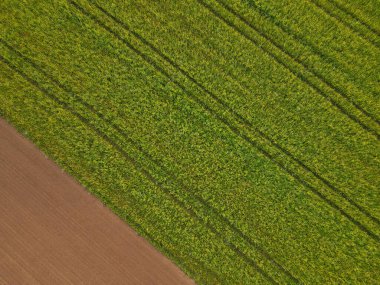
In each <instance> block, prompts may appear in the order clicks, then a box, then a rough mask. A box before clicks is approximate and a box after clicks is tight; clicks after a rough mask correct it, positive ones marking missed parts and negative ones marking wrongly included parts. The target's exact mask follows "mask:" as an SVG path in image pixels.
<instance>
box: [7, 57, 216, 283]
mask: <svg viewBox="0 0 380 285" xmlns="http://www.w3.org/2000/svg"><path fill="white" fill-rule="evenodd" d="M0 57H1V55H0ZM65 167H66V168H68V169H69V173H71V174H72V176H73V177H75V178H77V179H78V181H84V182H86V184H92V183H91V182H89V181H88V180H87V179H85V178H83V175H80V174H79V172H77V171H74V170H73V169H72V167H71V166H70V165H68V164H65ZM96 180H98V179H96ZM81 185H83V184H82V183H81ZM83 187H84V188H86V189H87V191H89V192H90V193H92V194H93V195H95V196H96V197H100V199H101V200H102V201H105V203H106V204H107V205H109V206H110V209H111V210H112V211H115V212H116V213H117V215H118V216H119V217H120V219H122V220H123V218H122V217H124V219H125V221H127V223H128V225H130V226H133V228H134V229H136V228H137V229H138V231H139V232H140V233H141V235H142V236H143V237H144V238H145V237H146V238H147V239H148V240H149V241H150V242H152V243H153V244H157V245H158V247H159V248H161V249H163V252H164V253H167V254H168V256H170V257H171V258H172V259H173V260H178V261H179V262H180V264H183V265H184V264H186V262H184V261H183V260H184V259H183V258H182V257H179V256H177V255H175V254H173V253H172V251H170V250H169V249H167V248H166V247H165V246H164V245H163V243H162V241H160V240H159V239H155V238H154V237H153V235H151V234H149V233H148V231H147V230H145V229H144V227H142V226H141V224H140V223H139V222H136V219H134V218H132V217H131V215H130V214H128V213H127V211H125V210H124V209H122V208H119V207H117V206H116V205H115V203H113V202H112V200H111V199H109V198H108V197H107V196H105V195H103V194H102V193H101V192H99V191H97V190H96V188H93V187H91V189H92V190H90V189H89V188H88V187H86V186H84V185H83ZM132 199H134V198H133V197H132V198H131V200H132ZM135 216H138V214H135ZM123 221H124V220H123ZM136 232H137V230H136ZM139 235H140V234H139ZM192 262H195V263H196V264H200V265H202V267H201V268H204V269H206V271H207V272H208V273H210V274H211V275H212V276H213V278H215V279H216V280H218V281H219V278H218V275H217V274H216V273H215V272H213V271H212V270H211V269H209V268H208V267H207V265H205V264H204V263H203V262H201V261H199V260H194V259H193V261H192ZM184 267H185V266H184ZM186 270H187V271H188V272H189V273H190V274H191V275H192V276H197V275H196V274H195V272H194V271H193V270H191V269H189V268H188V267H187V266H186Z"/></svg>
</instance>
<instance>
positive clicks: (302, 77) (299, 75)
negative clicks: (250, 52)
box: [196, 0, 380, 140]
mask: <svg viewBox="0 0 380 285" xmlns="http://www.w3.org/2000/svg"><path fill="white" fill-rule="evenodd" d="M196 1H197V2H198V3H199V4H201V5H202V6H203V7H205V8H206V9H207V10H209V11H210V12H211V13H212V14H213V15H214V16H215V17H216V18H218V19H219V20H221V21H222V22H224V23H225V24H226V25H227V26H229V27H230V28H231V29H233V30H234V31H236V32H237V33H238V34H240V35H241V36H242V37H243V38H245V39H246V40H248V41H249V42H251V43H252V44H253V45H254V46H256V47H257V48H259V49H260V50H262V51H263V52H264V53H265V54H267V55H269V56H270V57H272V58H273V59H274V60H275V61H276V62H277V63H278V64H279V65H281V66H282V67H284V68H285V69H287V70H288V71H289V72H290V73H291V74H293V75H294V76H295V77H297V78H298V79H299V80H301V81H302V82H303V83H305V84H306V85H308V86H309V87H310V88H312V89H313V90H314V91H316V92H317V93H318V94H320V95H321V96H322V97H323V98H325V99H326V100H327V101H329V102H330V103H331V104H332V105H333V106H334V107H336V108H337V109H338V110H339V111H340V112H341V113H342V114H344V115H345V116H346V117H347V118H349V119H351V120H352V121H353V122H355V123H357V124H359V125H360V126H361V127H362V128H363V129H364V130H366V131H367V132H368V133H369V134H372V135H373V136H375V137H376V139H377V140H380V134H379V133H378V132H377V131H376V130H374V129H373V128H372V127H370V126H367V125H366V124H365V123H363V122H362V121H361V120H360V119H359V118H357V116H356V115H353V114H351V113H350V112H349V111H347V110H346V109H345V108H343V107H342V106H341V105H340V104H338V103H337V102H336V101H335V100H334V99H332V98H331V97H330V96H329V95H328V93H327V92H325V91H324V90H322V89H321V88H320V87H319V86H317V85H316V84H314V83H312V82H311V81H310V79H309V78H308V77H306V76H305V75H304V74H302V73H300V72H299V71H294V70H293V69H291V68H290V67H289V66H288V65H287V64H286V63H285V62H284V60H282V59H281V58H280V57H279V56H277V55H275V54H274V53H273V52H271V51H269V50H268V49H265V48H264V47H263V46H262V45H261V44H260V42H259V41H257V40H255V39H253V38H252V37H251V36H249V35H247V33H245V32H244V31H242V30H241V29H239V28H238V27H237V26H236V25H235V24H234V23H232V22H231V21H230V20H228V19H226V18H225V17H223V16H222V15H221V14H220V13H219V12H218V11H216V10H215V9H214V8H213V7H212V6H211V5H209V4H207V3H205V2H204V0H196ZM222 7H223V6H222ZM225 10H226V11H228V10H227V9H225ZM229 12H230V11H229ZM230 13H231V14H233V15H234V11H232V12H230ZM235 13H236V12H235ZM254 30H255V31H256V33H257V34H258V35H259V36H260V37H262V38H264V39H265V40H266V41H268V42H269V43H270V44H272V46H275V47H276V48H277V49H278V50H280V52H282V53H284V54H285V55H287V53H286V52H284V50H282V48H281V47H278V46H277V45H274V44H273V42H272V41H271V40H270V39H267V36H266V35H264V34H263V33H260V32H258V30H256V29H254ZM288 56H289V55H288ZM291 58H292V57H291ZM293 61H294V62H295V63H296V64H299V65H301V66H303V65H302V64H300V63H298V62H297V61H295V60H293ZM304 69H305V70H306V72H309V73H312V72H311V71H309V70H308V69H307V68H305V67H304ZM304 72H305V71H304ZM314 77H316V76H314ZM316 78H317V79H318V77H316ZM319 81H320V82H321V83H323V84H326V85H327V87H329V88H330V89H332V90H333V91H335V93H337V94H340V93H339V92H338V91H336V90H335V89H334V88H335V87H331V86H329V85H328V83H326V82H325V81H321V79H319ZM340 95H341V94H340ZM343 98H344V96H343ZM346 100H347V99H346ZM349 102H350V101H349ZM350 103H351V102H350ZM360 108H361V107H360ZM358 110H359V111H360V109H358ZM371 119H372V118H371ZM377 125H379V123H378V122H377Z"/></svg>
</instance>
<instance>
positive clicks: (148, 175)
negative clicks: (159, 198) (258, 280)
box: [0, 55, 278, 284]
mask: <svg viewBox="0 0 380 285" xmlns="http://www.w3.org/2000/svg"><path fill="white" fill-rule="evenodd" d="M0 60H1V61H2V62H3V63H5V64H6V65H8V66H9V67H10V68H12V69H13V70H15V71H16V72H17V73H18V74H19V75H21V76H22V77H23V78H24V79H25V80H26V81H28V82H29V83H30V84H32V85H33V86H35V87H36V88H37V89H38V90H39V91H41V92H42V93H43V94H45V95H46V96H47V97H49V98H50V99H52V100H53V101H54V102H55V103H57V104H59V105H61V106H62V108H64V109H65V110H67V111H69V112H70V113H71V114H73V115H74V116H75V117H77V118H78V119H79V120H80V121H81V122H82V123H83V124H85V125H86V126H88V127H89V128H90V129H91V130H92V131H93V132H94V133H96V134H97V136H99V137H100V138H101V139H103V140H104V141H106V142H107V143H108V144H109V145H110V146H112V147H113V148H114V149H115V150H117V151H118V152H119V153H120V154H121V155H122V156H123V157H124V158H125V159H126V160H127V161H129V162H130V163H131V164H132V165H133V166H134V167H135V168H136V170H137V171H139V172H140V173H142V174H143V175H144V176H145V177H146V178H147V179H148V180H149V181H150V182H151V183H153V184H154V185H155V186H156V187H158V188H159V189H160V190H161V191H162V192H163V193H165V194H166V195H168V196H169V197H170V199H171V200H172V201H173V202H174V203H175V204H177V205H178V206H179V207H181V208H183V209H184V210H185V211H186V212H187V214H188V215H189V216H190V217H192V218H193V219H194V220H196V221H198V222H200V223H201V224H203V225H204V226H205V227H206V228H208V230H210V232H211V233H212V234H214V235H215V236H217V237H219V238H221V239H222V240H223V242H224V243H225V245H226V246H227V247H228V248H230V250H232V251H234V252H235V253H236V254H237V255H238V256H239V257H240V258H241V259H242V260H244V262H246V263H247V264H248V265H250V266H251V267H252V268H254V269H255V270H256V271H257V272H258V273H260V274H261V275H262V276H263V277H264V278H265V279H267V280H268V281H269V282H270V283H272V284H278V283H277V282H276V281H275V280H274V279H273V278H272V277H271V276H269V275H268V274H267V272H265V271H264V270H263V269H262V268H261V267H260V266H259V265H258V264H257V263H256V262H255V261H253V260H252V259H250V258H249V257H248V256H247V255H246V254H245V253H243V252H242V251H241V250H240V249H239V248H238V247H237V246H236V245H234V244H233V243H231V242H230V241H228V240H227V239H225V238H224V237H223V236H222V235H221V234H220V233H219V232H218V231H217V230H216V229H215V228H214V227H213V226H212V225H211V224H210V223H208V222H207V221H203V220H202V218H200V217H199V216H198V215H197V214H196V213H195V212H194V210H192V209H191V208H190V207H188V206H187V205H186V204H185V203H184V202H183V201H181V200H179V199H178V198H177V197H176V196H175V195H174V194H173V193H172V192H171V191H170V190H168V189H166V188H165V187H164V186H163V183H161V182H159V181H158V180H157V179H156V178H154V176H152V175H151V173H150V172H149V171H148V170H146V169H145V168H143V166H141V165H140V163H138V162H137V161H136V160H134V159H133V158H132V157H131V156H129V155H128V154H127V152H126V151H124V150H123V148H122V147H120V146H119V145H118V144H116V143H115V142H114V141H113V140H112V139H111V138H109V137H108V136H107V135H106V134H104V133H103V132H101V131H99V130H98V129H97V128H96V127H94V126H93V125H91V124H90V121H89V120H88V119H86V118H85V117H83V116H82V115H81V114H79V113H78V112H76V111H75V110H74V109H73V108H72V107H70V105H69V104H67V103H66V102H64V101H61V100H60V99H58V98H57V97H56V96H54V95H52V94H50V93H49V92H48V91H47V90H46V89H45V88H43V87H41V86H40V85H39V84H38V82H37V81H35V80H34V79H32V78H30V77H28V75H26V74H25V73H24V72H22V71H21V70H20V69H18V68H17V67H16V66H14V65H13V64H12V63H11V62H9V61H8V60H7V59H5V58H4V57H3V56H1V55H0Z"/></svg>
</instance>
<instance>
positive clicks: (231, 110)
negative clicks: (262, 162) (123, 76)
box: [99, 7, 380, 239]
mask: <svg viewBox="0 0 380 285" xmlns="http://www.w3.org/2000/svg"><path fill="white" fill-rule="evenodd" d="M99 8H101V7H99ZM101 9H103V8H101ZM104 11H105V10H104ZM105 12H107V11H105ZM103 13H104V12H103ZM107 13H108V12H107ZM110 16H112V15H110ZM112 17H114V16H112ZM113 20H115V19H113ZM117 20H118V19H116V21H117ZM118 21H120V20H118ZM124 25H125V23H124ZM108 28H109V27H108ZM123 28H124V29H127V27H123ZM130 32H131V33H132V34H133V35H134V34H136V32H133V31H130ZM112 33H113V34H114V35H115V32H114V31H112ZM116 34H117V33H116ZM137 35H138V34H137ZM116 37H117V38H118V39H119V40H121V41H122V42H124V41H126V40H125V39H123V38H121V36H120V35H119V34H117V35H116ZM140 38H141V41H143V43H144V44H145V45H148V46H149V47H151V49H153V50H154V51H155V52H156V53H158V54H159V55H160V56H161V57H163V58H164V59H165V60H166V61H167V62H169V63H170V64H171V65H172V66H173V67H175V68H176V69H178V70H179V71H180V72H182V73H183V74H184V75H185V76H186V77H187V78H188V79H189V80H190V81H192V82H193V83H194V84H196V85H197V86H198V87H199V88H201V89H202V91H204V92H206V93H207V94H209V95H210V96H211V97H212V98H213V99H214V100H215V101H217V102H218V103H219V104H221V105H222V106H223V107H224V108H226V109H227V110H228V111H229V112H232V113H233V114H234V116H235V117H238V118H239V120H240V121H241V122H243V123H244V124H245V125H246V126H248V127H250V128H252V129H254V130H255V131H256V132H257V133H258V134H260V135H261V136H262V137H263V134H264V133H263V132H261V131H260V130H258V129H257V128H255V127H254V126H253V125H252V124H251V123H250V122H249V121H247V120H246V119H245V118H244V117H242V116H241V115H240V114H238V113H236V112H235V111H234V110H233V109H231V107H229V106H228V105H226V104H225V102H224V101H221V100H220V99H219V98H218V97H217V96H216V95H215V94H212V93H211V92H210V91H209V90H207V89H206V88H205V87H204V86H202V85H201V84H200V83H198V82H197V81H195V79H194V78H192V77H191V76H190V75H188V74H187V72H186V71H184V70H183V69H182V68H181V67H179V66H178V65H177V64H176V63H175V62H173V61H172V60H171V59H169V58H168V57H167V56H165V55H164V54H162V52H160V51H159V50H158V49H157V48H156V47H154V46H153V45H152V44H150V43H149V42H147V40H145V39H143V38H142V37H141V36H140V35H138V39H140ZM129 44H130V43H129ZM139 52H140V51H139ZM140 53H141V52H140ZM145 57H146V55H144V56H143V59H144V60H145V61H146V59H145ZM150 61H151V59H150V58H149V61H147V62H148V63H150ZM155 66H156V63H155ZM157 70H159V71H160V72H162V73H163V74H164V75H165V76H167V77H168V78H171V77H170V75H168V73H167V72H166V71H162V68H161V67H159V69H157ZM173 82H174V81H173ZM174 83H175V82H174ZM180 88H181V89H182V90H185V89H184V87H183V86H181V87H180ZM186 94H188V95H189V96H191V98H193V100H195V101H196V102H197V103H198V104H200V105H201V106H202V107H203V108H205V109H206V110H207V111H209V112H210V113H211V114H212V115H213V116H216V118H217V119H218V120H220V121H221V122H223V123H224V124H225V125H227V126H228V127H229V128H230V130H232V132H234V133H235V134H237V135H238V136H240V137H242V138H243V139H244V140H245V141H246V142H248V143H249V144H251V145H252V146H253V147H255V148H257V149H259V150H260V152H262V153H263V154H264V155H265V156H267V154H269V153H268V152H267V151H265V150H264V149H263V148H262V147H259V146H258V145H257V143H255V142H254V141H252V140H251V139H250V138H249V137H247V136H246V135H242V134H241V132H240V131H239V130H238V129H237V128H236V127H233V126H231V124H230V123H228V121H227V120H226V119H225V118H222V117H221V116H220V115H217V114H216V113H215V111H213V110H212V109H211V108H210V107H209V106H208V105H206V104H205V103H204V102H203V101H202V100H200V99H199V98H198V97H196V96H194V95H192V94H191V93H189V92H187V91H186ZM264 135H265V134H264ZM263 138H264V139H266V140H268V141H270V142H271V143H272V144H273V143H274V144H275V146H276V147H277V148H279V147H281V146H279V145H278V144H277V143H276V142H274V141H273V140H271V139H270V138H269V139H268V138H267V136H266V135H265V137H263ZM280 150H282V151H283V150H284V148H283V147H281V148H280ZM264 152H266V153H267V154H265V153H264ZM285 154H287V155H288V156H289V155H291V153H290V152H289V151H287V153H285ZM270 156H271V157H268V156H267V157H268V158H269V159H270V160H272V162H275V164H277V165H278V166H280V168H281V169H282V170H284V171H285V172H287V173H288V174H290V175H291V176H293V177H294V178H296V176H297V175H296V174H295V173H294V172H293V171H291V170H289V169H287V168H286V167H284V165H283V164H281V163H280V162H278V161H276V160H274V159H273V156H272V155H270ZM291 158H293V159H294V160H295V161H297V160H298V159H297V158H294V156H293V155H291ZM302 164H303V163H302ZM301 166H302V165H301ZM309 169H310V168H308V169H305V170H307V171H309V172H310V170H309ZM289 171H290V172H289ZM311 173H312V175H313V176H315V177H316V178H318V176H319V177H321V176H320V175H319V174H316V173H315V172H311ZM295 175H296V176H295ZM299 179H300V178H299V177H298V178H296V180H299ZM318 179H319V178H318ZM320 181H321V182H322V183H323V184H325V185H326V186H328V187H329V185H327V184H326V183H325V182H324V181H323V180H320ZM325 181H327V180H325ZM328 183H329V182H328ZM308 184H309V183H308ZM329 184H330V185H332V184H331V183H329ZM309 185H310V184H309ZM310 186H311V185H310ZM311 187H312V188H313V189H314V191H313V192H314V193H315V191H316V192H318V193H319V191H318V190H317V189H316V188H314V187H313V186H311ZM308 188H310V187H308ZM329 188H330V187H329ZM330 189H331V188H330ZM335 189H337V188H335ZM332 190H333V191H334V189H332ZM337 190H338V191H339V192H336V193H337V194H338V195H339V196H341V197H342V198H343V199H344V200H346V201H347V202H348V203H350V204H351V205H352V206H353V207H355V208H357V209H358V210H359V211H360V212H362V213H363V214H364V215H366V216H367V217H369V218H370V219H371V220H372V221H374V222H375V223H377V224H380V222H379V220H377V219H376V218H375V217H373V216H372V215H371V214H370V213H368V212H367V211H366V210H365V209H363V208H362V207H361V206H360V205H358V204H357V203H356V202H354V201H353V200H352V199H350V198H349V197H348V196H347V195H346V194H344V192H341V190H339V189H337ZM334 192H335V191H334ZM342 193H343V194H342ZM319 194H321V193H319ZM321 195H322V196H323V200H325V199H327V200H329V199H328V198H327V197H326V196H324V195H323V194H321ZM318 196H320V195H318ZM320 197H321V196H320ZM347 198H348V199H349V200H347ZM330 202H332V201H330ZM332 203H333V202H332ZM353 203H354V204H353ZM334 204H335V203H334ZM330 206H331V205H330ZM336 206H337V205H336ZM338 208H339V209H340V207H338ZM340 210H342V209H340ZM362 210H364V211H365V212H363V211H362ZM342 211H343V210H342ZM343 212H344V211H343ZM345 214H346V215H348V214H347V213H345ZM346 215H345V216H346ZM348 216H349V215H348ZM346 217H347V216H346ZM351 218H352V217H351ZM352 219H353V218H352ZM354 223H355V224H356V223H358V222H357V221H356V222H354ZM362 227H364V228H365V226H363V225H362ZM362 227H360V228H361V229H363V228H362ZM366 232H367V231H366ZM370 235H371V236H372V237H376V238H375V239H379V237H377V235H375V234H373V233H372V234H370Z"/></svg>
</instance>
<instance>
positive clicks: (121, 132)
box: [0, 38, 299, 283]
mask: <svg viewBox="0 0 380 285" xmlns="http://www.w3.org/2000/svg"><path fill="white" fill-rule="evenodd" d="M0 42H1V43H3V44H4V45H5V46H6V47H7V48H8V49H10V50H12V51H13V52H14V53H16V54H17V55H18V56H19V57H21V58H22V59H23V60H25V61H26V62H28V63H29V64H30V65H32V66H33V67H34V68H35V69H37V70H38V71H39V72H40V73H42V74H43V75H44V76H45V77H47V78H48V79H49V80H50V81H52V82H53V83H54V84H56V85H57V86H58V87H60V88H61V89H62V90H64V91H65V92H66V93H68V94H70V95H71V96H73V97H75V98H76V100H77V101H78V102H80V103H81V104H82V105H84V106H85V107H86V108H88V109H89V110H90V111H91V112H92V113H94V114H95V115H96V116H98V118H100V119H101V120H103V121H105V122H106V123H107V124H108V125H110V126H111V127H112V128H114V129H115V130H116V131H117V132H118V133H119V134H120V135H121V136H122V137H123V138H124V139H125V140H127V141H128V142H129V143H130V144H131V145H133V147H134V148H136V149H137V150H138V151H140V152H141V153H142V154H143V155H144V156H146V157H147V158H148V159H149V160H150V161H152V162H153V163H154V164H155V165H156V166H158V167H159V168H161V169H162V170H163V171H164V172H165V173H166V174H169V175H167V176H169V177H170V178H171V179H173V181H177V183H178V184H179V186H180V187H181V188H182V189H184V190H186V191H187V192H190V193H193V192H194V191H193V190H192V189H190V188H189V187H188V186H186V185H185V184H183V182H182V181H181V180H179V179H178V177H177V176H176V175H175V174H173V173H172V172H171V171H170V170H168V169H167V168H166V167H165V166H163V165H162V164H161V163H159V162H158V161H157V160H156V159H155V158H154V157H153V156H152V155H151V154H150V153H148V152H147V151H145V150H144V149H143V148H142V147H141V145H139V144H138V143H137V142H136V141H134V140H133V139H132V138H130V137H129V135H128V134H127V133H126V132H125V131H124V130H122V129H121V128H120V127H119V126H118V125H116V124H115V123H113V122H112V121H111V120H109V119H107V118H106V117H105V116H104V115H103V114H102V113H101V112H99V111H97V110H96V109H95V107H94V106H93V105H91V104H89V103H88V102H86V101H84V100H83V99H82V98H81V97H80V96H78V95H77V94H75V93H74V92H73V91H72V90H71V89H70V88H68V87H66V86H64V85H63V84H61V83H60V82H59V81H58V80H57V79H55V78H53V77H52V76H51V75H50V74H48V73H47V72H45V71H44V70H43V69H42V68H41V67H40V66H38V65H37V64H35V63H34V62H33V61H32V60H30V59H29V58H27V57H26V56H24V55H23V54H22V53H20V52H19V51H18V50H16V49H15V48H13V47H12V46H10V45H9V44H8V43H6V42H5V41H4V40H2V39H1V38H0ZM178 84H179V83H178ZM181 90H182V91H183V92H187V91H186V90H185V88H184V87H183V89H181ZM194 197H195V198H196V200H197V201H198V202H199V203H201V204H202V205H203V206H204V207H205V208H206V209H210V210H211V211H212V212H213V214H214V215H216V216H218V218H219V219H221V220H222V221H223V222H224V223H225V224H227V225H228V226H229V227H230V229H232V230H233V231H234V232H235V233H236V234H237V235H238V236H239V237H240V238H241V239H242V240H244V241H245V242H246V243H247V244H248V245H249V246H251V247H253V248H255V249H256V250H257V251H258V252H259V253H260V254H261V255H263V256H264V257H265V258H266V259H267V260H268V261H269V262H270V263H272V265H274V266H276V267H277V268H278V269H280V270H281V271H282V272H283V273H284V274H286V275H287V276H288V277H289V278H291V279H292V280H293V281H294V282H296V283H299V281H298V280H297V279H296V278H295V277H294V276H292V275H291V273H290V272H289V271H288V270H287V269H285V268H284V267H283V266H282V265H281V264H280V263H278V262H277V261H276V260H275V259H274V258H273V257H271V256H270V255H269V253H268V252H266V251H265V250H264V249H263V248H262V247H261V246H259V245H258V244H257V243H256V242H254V241H253V240H252V239H250V238H249V237H248V236H246V235H245V234H244V233H243V232H241V231H240V230H239V229H238V228H237V227H236V226H235V225H234V224H233V223H232V222H231V221H229V220H228V219H227V218H225V217H224V216H223V215H221V214H220V213H219V212H218V210H217V209H215V208H214V207H213V206H212V205H211V204H209V203H208V202H207V201H206V200H205V199H203V198H202V197H201V196H200V195H197V194H194Z"/></svg>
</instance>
